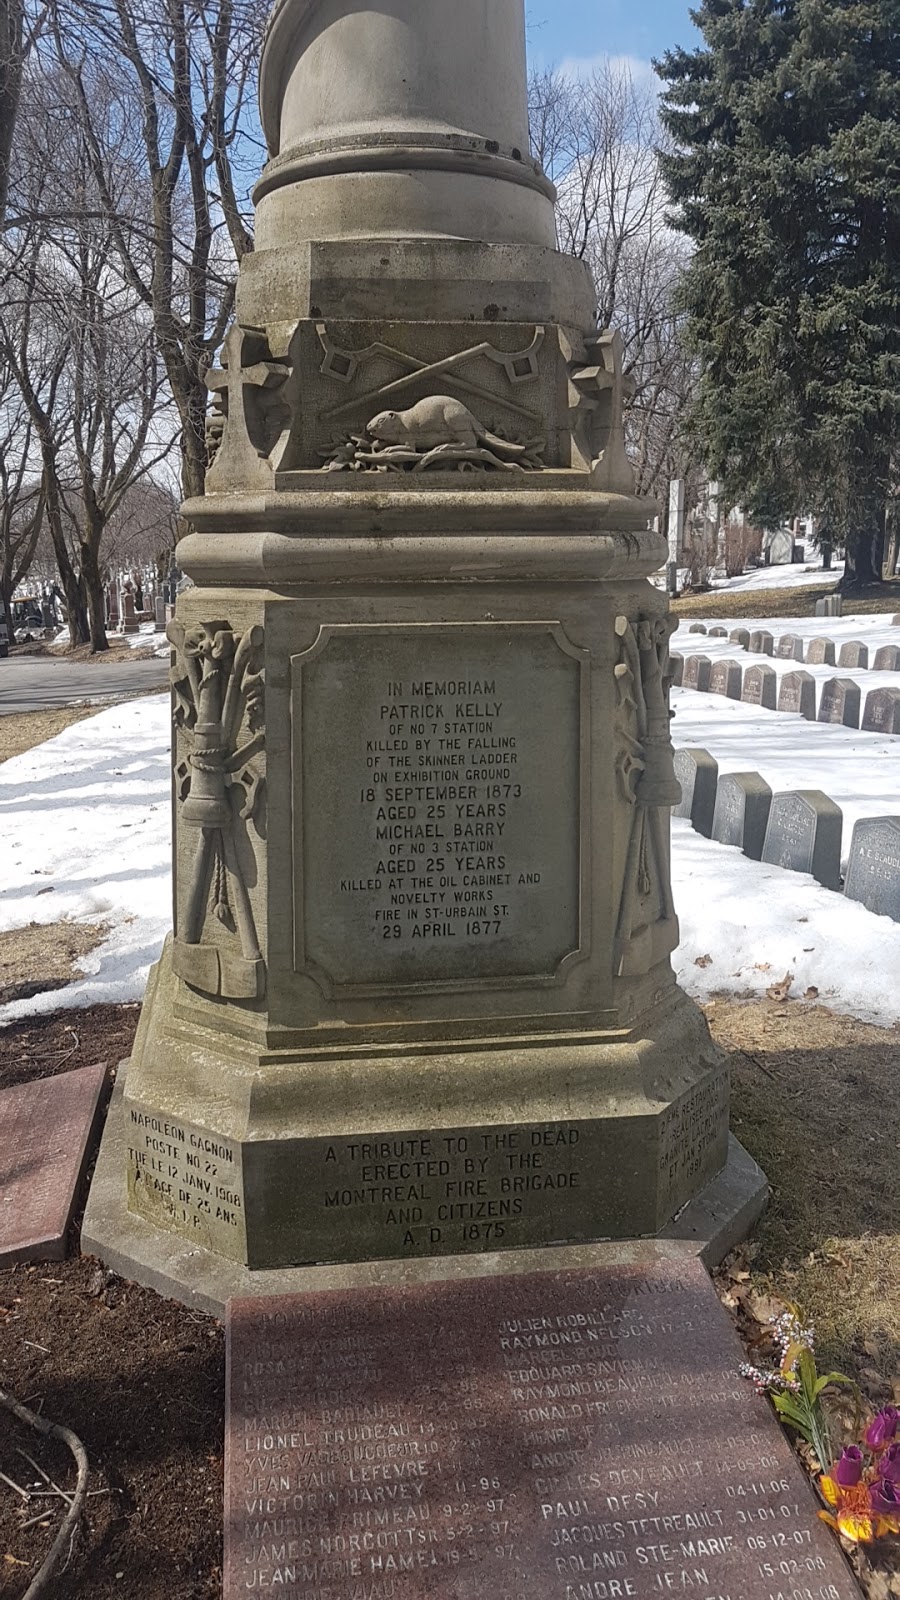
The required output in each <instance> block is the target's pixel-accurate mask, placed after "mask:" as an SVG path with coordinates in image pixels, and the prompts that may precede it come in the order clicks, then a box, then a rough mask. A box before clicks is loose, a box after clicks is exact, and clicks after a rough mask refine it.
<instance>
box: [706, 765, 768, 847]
mask: <svg viewBox="0 0 900 1600" xmlns="http://www.w3.org/2000/svg"><path fill="white" fill-rule="evenodd" d="M771 803H772V791H771V789H770V788H769V785H768V784H767V783H766V781H765V779H763V778H761V777H760V775H759V773H758V772H729V773H728V774H727V775H726V776H725V777H724V778H720V779H719V786H718V789H717V791H716V809H715V814H714V816H713V831H712V836H713V838H714V839H718V841H719V843H720V844H730V845H734V846H736V848H737V849H738V850H743V852H744V855H745V856H750V857H752V859H753V860H754V861H759V860H760V859H761V858H762V849H763V842H764V840H765V837H766V826H767V824H768V821H769V807H770V805H771Z"/></svg>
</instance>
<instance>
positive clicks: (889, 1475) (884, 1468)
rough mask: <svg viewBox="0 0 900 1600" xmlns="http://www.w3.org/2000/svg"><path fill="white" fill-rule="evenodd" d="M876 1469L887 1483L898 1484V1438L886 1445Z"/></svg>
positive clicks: (899, 1445)
mask: <svg viewBox="0 0 900 1600" xmlns="http://www.w3.org/2000/svg"><path fill="white" fill-rule="evenodd" d="M878 1471H879V1472H880V1473H881V1476H882V1477H883V1478H884V1479H886V1481H887V1482H888V1483H897V1484H900V1440H897V1441H895V1443H894V1444H889V1445H888V1447H887V1449H886V1450H885V1452H884V1455H883V1456H882V1458H881V1460H880V1461H879V1463H878Z"/></svg>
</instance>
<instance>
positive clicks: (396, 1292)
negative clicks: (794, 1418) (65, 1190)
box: [223, 1261, 860, 1600]
mask: <svg viewBox="0 0 900 1600" xmlns="http://www.w3.org/2000/svg"><path fill="white" fill-rule="evenodd" d="M226 1337H227V1373H228V1378H227V1383H228V1392H227V1410H226V1444H225V1499H226V1503H225V1521H224V1527H225V1560H224V1582H223V1596H224V1600H246V1596H247V1595H248V1594H252V1595H256V1594H283V1595H285V1596H291V1597H294V1596H297V1597H301V1596H302V1597H304V1600H424V1597H426V1596H427V1597H428V1600H658V1597H659V1596H660V1595H661V1594H694V1595H697V1596H699V1597H701V1600H704V1597H705V1600H712V1597H717V1600H718V1597H721V1600H725V1597H726V1596H728V1597H731V1600H791V1597H792V1596H796V1597H799V1600H807V1597H809V1600H860V1593H859V1590H858V1589H857V1587H856V1583H855V1580H854V1578H853V1576H852V1574H851V1572H850V1568H849V1567H848V1565H847V1563H846V1561H845V1560H844V1557H843V1555H842V1553H841V1549H840V1546H839V1544H838V1543H837V1541H836V1539H835V1538H834V1537H833V1535H832V1534H831V1533H830V1532H829V1531H828V1529H827V1528H826V1527H825V1525H824V1524H823V1523H822V1522H821V1521H820V1520H819V1518H818V1516H817V1514H816V1513H817V1503H816V1500H815V1497H814V1495H813V1492H812V1490H811V1488H810V1485H809V1481H808V1479H807V1477H806V1474H805V1472H804V1471H803V1469H802V1467H801V1466H800V1464H799V1462H798V1461H797V1458H796V1456H795V1455H794V1452H793V1451H792V1449H791V1447H790V1445H789V1443H788V1441H787V1439H786V1437H785V1434H784V1433H783V1431H782V1429H781V1428H780V1427H779V1425H778V1423H777V1421H776V1419H775V1416H774V1414H773V1412H772V1410H771V1407H770V1405H769V1403H768V1402H767V1401H766V1400H765V1399H764V1398H763V1397H762V1396H761V1395H758V1394H757V1393H756V1392H755V1390H754V1389H753V1387H752V1385H751V1384H749V1383H748V1382H747V1381H746V1380H744V1379H742V1378H741V1377H739V1375H738V1369H739V1366H740V1363H741V1361H742V1359H743V1351H742V1349H741V1346H740V1344H739V1342H738V1339H737V1336H736V1334H735V1332H734V1330H733V1328H732V1326H731V1323H730V1320H729V1318H728V1316H727V1313H726V1312H725V1311H724V1309H723V1308H722V1306H721V1305H720V1303H719V1301H718V1298H717V1296H716V1294H715V1292H714V1290H713V1287H712V1285H711V1283H710V1281H709V1278H708V1276H707V1274H706V1272H705V1270H704V1268H703V1267H702V1266H701V1265H700V1264H699V1262H697V1261H690V1262H685V1263H677V1264H676V1263H654V1264H652V1265H649V1266H645V1267H641V1266H634V1267H617V1268H610V1269H607V1270H593V1271H592V1270H588V1271H563V1272H554V1273H549V1272H548V1273H539V1274H532V1275H529V1276H521V1277H520V1276H509V1277H494V1276H490V1277H479V1278H475V1279H472V1280H469V1281H464V1282H459V1281H457V1282H448V1283H430V1284H416V1285H409V1286H403V1287H397V1286H388V1287H383V1286H382V1287H377V1288H372V1289H362V1290H349V1291H343V1292H333V1293H324V1294H309V1295H296V1296H292V1297H284V1298H273V1299H267V1298H263V1297H260V1298H259V1299H256V1300H237V1301H232V1302H231V1304H230V1306H229V1310H228V1320H227V1335H226Z"/></svg>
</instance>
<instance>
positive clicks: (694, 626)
mask: <svg viewBox="0 0 900 1600" xmlns="http://www.w3.org/2000/svg"><path fill="white" fill-rule="evenodd" d="M705 632H706V623H705V622H692V623H691V625H690V627H689V628H688V633H705Z"/></svg>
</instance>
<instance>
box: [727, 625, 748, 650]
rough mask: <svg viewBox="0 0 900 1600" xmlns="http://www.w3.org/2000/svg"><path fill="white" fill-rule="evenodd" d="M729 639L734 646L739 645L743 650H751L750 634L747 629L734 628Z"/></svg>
mask: <svg viewBox="0 0 900 1600" xmlns="http://www.w3.org/2000/svg"><path fill="white" fill-rule="evenodd" d="M728 637H729V639H730V640H731V643H732V644H739V645H740V647H741V649H742V650H749V649H750V634H749V632H748V630H747V629H746V628H732V630H731V632H730V634H729V635H728Z"/></svg>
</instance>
